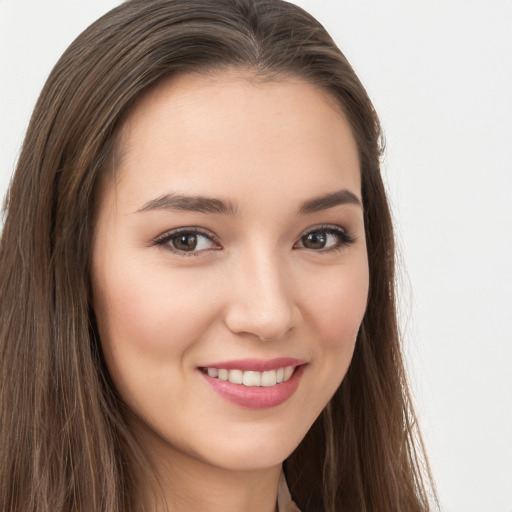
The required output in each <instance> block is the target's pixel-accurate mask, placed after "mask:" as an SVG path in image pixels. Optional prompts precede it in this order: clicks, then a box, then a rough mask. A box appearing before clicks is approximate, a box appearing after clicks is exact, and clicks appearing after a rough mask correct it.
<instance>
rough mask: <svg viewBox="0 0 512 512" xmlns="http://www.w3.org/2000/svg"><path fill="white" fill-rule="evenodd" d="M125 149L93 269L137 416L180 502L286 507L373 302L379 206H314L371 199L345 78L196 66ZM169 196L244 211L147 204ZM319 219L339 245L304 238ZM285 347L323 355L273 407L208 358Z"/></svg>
mask: <svg viewBox="0 0 512 512" xmlns="http://www.w3.org/2000/svg"><path fill="white" fill-rule="evenodd" d="M120 155H121V157H120V160H119V161H118V162H116V168H115V173H114V174H113V178H109V179H107V180H105V183H104V184H103V185H102V188H101V191H100V196H99V206H98V211H97V215H96V227H95V236H94V240H93V253H92V282H93V294H94V298H93V301H94V310H95V314H96V316H97V321H98V328H99V332H100V338H101V343H102V348H103V351H104V355H105V359H106V362H107V366H108V369H109V371H110V374H111V376H112V379H113V382H114V384H115V386H116V388H117V390H118V392H119V393H120V395H121V397H122V398H123V399H124V400H125V402H126V403H127V404H128V406H129V408H130V410H131V411H132V413H133V418H132V419H131V420H130V421H131V425H132V427H133V429H134V431H135V432H136V435H137V436H138V437H139V439H140V441H141V443H142V444H143V446H144V448H145V450H146V451H147V453H148V454H149V456H150V458H151V459H152V460H153V462H154V464H155V467H156V469H157V472H158V475H159V477H160V480H161V485H162V490H163V493H164V495H165V497H166V499H167V501H168V504H169V507H170V509H171V510H176V511H181V510H183V511H185V510H186V511H188V512H194V511H196V510H197V511H199V510H201V511H204V510H209V511H213V512H215V511H221V510H222V511H224V512H235V511H236V512H238V511H239V510H244V511H248V512H250V511H258V512H261V511H273V510H275V507H276V495H277V485H278V479H279V474H280V471H281V463H282V461H283V460H284V459H285V458H286V457H287V456H288V455H289V454H290V453H291V452H292V451H293V450H294V449H295V448H296V446H297V445H298V444H299V443H300V441H301V439H302V438H303V437H304V435H305V434H306V432H307V431H308V429H309V428H310V426H311V425H312V423H313V422H314V421H315V419H316V418H317V417H318V415H319V414H320V412H321V411H322V409H323V408H324V407H325V405H326V404H327V402H328V401H329V399H330V398H331V396H332V395H333V393H334V391H335V390H336V388H337V387H338V386H339V384H340V382H341V381H342V379H343V377H344V375H345V373H346V371H347V368H348V366H349V363H350V360H351V357H352V354H353V350H354V344H355V340H356V336H357V332H358V329H359V326H360V323H361V320H362V318H363V315H364V311H365V306H366V300H367V293H368V263H367V255H366V243H365V236H364V222H363V211H362V207H361V206H360V205H359V204H341V205H337V206H333V207H330V208H326V209H322V210H320V211H315V212H310V213H298V209H299V207H300V205H301V204H303V203H304V202H305V201H308V200H311V199H312V198H317V197H320V196H324V195H326V194H332V193H333V192H335V191H339V190H348V191H350V192H351V193H352V194H353V195H354V196H356V197H357V198H359V199H360V198H361V183H360V169H359V161H358V153H357V147H356V143H355V140H354V137H353V136H352V133H351V130H350V126H349V124H348V122H347V120H346V118H345V116H344V115H343V112H342V111H341V109H340V108H339V106H338V105H337V104H336V102H335V101H334V99H333V98H331V97H330V96H329V94H328V93H326V92H325V91H323V90H321V89H318V88H315V87H313V86H312V85H310V84H308V83H306V82H304V81H302V80H300V79H298V78H293V77H279V78H277V79H273V80H262V79H259V78H256V77H254V76H251V75H249V74H248V73H247V72H242V71H236V70H234V71H233V70H231V71H223V72H218V73H214V74H209V75H206V76H205V75H201V76H198V75H183V76H179V77H174V78H172V79H171V80H168V81H166V82H163V83H161V84H159V85H158V86H157V87H156V88H154V89H153V90H152V91H151V92H149V93H148V94H146V96H144V97H143V98H142V99H141V100H140V101H139V102H138V103H137V104H136V106H135V108H134V109H133V110H132V111H131V113H130V115H129V116H128V118H127V120H126V121H125V123H124V125H123V127H122V130H121V138H120ZM165 194H183V195H194V196H196V195H201V196H208V197H213V198H217V199H220V200H223V201H226V202H229V203H230V204H231V206H232V209H233V211H229V212H226V213H211V212H210V213H202V212H196V211H184V210H177V209H172V208H156V209H146V210H144V206H145V205H147V204H148V202H150V201H152V200H154V199H155V198H159V197H161V196H162V195H165ZM325 225H327V226H329V227H333V228H335V229H338V230H342V233H343V232H345V233H348V234H349V235H350V237H352V239H353V240H352V242H351V243H345V242H344V241H343V240H342V239H340V235H337V234H336V235H333V234H330V235H329V234H328V233H326V232H325ZM183 227H187V228H190V227H194V228H200V229H201V233H202V235H200V236H199V238H198V242H199V245H198V246H197V250H195V251H192V254H191V252H183V251H182V252H176V249H175V250H174V252H173V250H172V244H173V241H172V240H168V241H167V244H164V243H158V242H157V240H160V241H162V237H163V235H165V234H167V233H169V232H172V231H173V230H175V229H177V228H183ZM315 229H317V230H318V229H324V231H323V232H322V233H323V235H324V236H326V238H325V243H326V245H325V247H324V248H320V249H319V248H318V247H317V246H315V247H314V248H312V247H311V246H309V245H307V244H306V245H305V244H304V238H303V236H304V235H305V234H307V233H310V232H311V231H314V230H315ZM327 235H328V236H327ZM187 240H188V239H187ZM275 357H295V358H298V359H301V360H303V361H305V362H306V363H307V364H306V367H305V370H304V373H303V374H302V377H301V380H300V383H299V386H298V388H297V390H296V392H295V393H294V394H293V395H292V396H291V397H290V398H289V399H288V400H287V401H285V402H284V403H282V404H281V405H278V406H276V407H270V408H265V409H259V410H254V409H248V408H244V407H240V406H238V405H235V404H233V403H231V402H229V401H227V400H225V399H224V398H223V397H221V396H219V395H218V394H217V393H215V392H214V391H212V389H211V388H210V387H209V386H208V385H207V384H205V379H204V378H203V376H202V374H201V372H200V371H199V370H198V367H202V366H208V365H209V363H213V362H216V361H226V360H233V359H245V358H257V359H272V358H275ZM143 485H144V484H143ZM145 485H148V486H149V483H148V484H145ZM155 503H156V502H155ZM155 503H154V504H153V506H154V509H155V510H156V509H157V508H158V507H157V505H156V504H155Z"/></svg>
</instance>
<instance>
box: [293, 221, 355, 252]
mask: <svg viewBox="0 0 512 512" xmlns="http://www.w3.org/2000/svg"><path fill="white" fill-rule="evenodd" d="M352 242H354V238H353V237H352V236H351V235H349V234H348V233H347V232H346V231H345V230H344V229H343V228H340V227H337V226H325V227H319V228H315V229H313V230H311V231H308V232H307V233H305V234H304V235H302V236H301V237H300V238H299V240H298V241H297V243H296V244H295V247H298V248H303V249H311V250H314V251H329V250H334V249H339V248H341V247H344V246H347V245H349V244H351V243H352Z"/></svg>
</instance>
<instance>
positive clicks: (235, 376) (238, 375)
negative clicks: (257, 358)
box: [228, 370, 244, 384]
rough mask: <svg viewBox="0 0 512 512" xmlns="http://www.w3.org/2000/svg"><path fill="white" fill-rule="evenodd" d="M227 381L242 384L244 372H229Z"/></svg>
mask: <svg viewBox="0 0 512 512" xmlns="http://www.w3.org/2000/svg"><path fill="white" fill-rule="evenodd" d="M228 380H229V382H232V383H233V384H242V382H243V381H244V372H243V371H242V370H229V379H228Z"/></svg>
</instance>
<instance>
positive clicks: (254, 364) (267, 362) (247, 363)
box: [201, 357, 306, 372]
mask: <svg viewBox="0 0 512 512" xmlns="http://www.w3.org/2000/svg"><path fill="white" fill-rule="evenodd" d="M305 363H306V361H303V360H301V359H296V358H295V357H276V358H274V359H234V360H231V361H219V362H215V363H211V364H210V363H209V364H206V365H204V366H201V368H217V369H221V368H222V369H225V370H242V371H254V372H265V371H269V370H277V369H279V368H286V367H287V366H300V365H302V364H305Z"/></svg>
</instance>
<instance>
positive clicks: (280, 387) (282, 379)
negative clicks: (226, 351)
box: [198, 357, 307, 409]
mask: <svg viewBox="0 0 512 512" xmlns="http://www.w3.org/2000/svg"><path fill="white" fill-rule="evenodd" d="M306 366H307V364H306V362H305V361H301V360H298V359H295V358H290V357H283V358H277V359H273V360H267V361H264V360H256V359H251V360H249V359H245V360H238V361H225V362H222V363H212V364H208V365H205V366H202V367H199V368H198V370H199V371H200V375H201V376H202V377H203V379H204V381H205V383H206V384H207V385H208V386H209V387H210V389H212V390H213V391H214V392H215V393H216V394H218V395H220V396H221V397H222V398H223V399H225V400H227V401H228V402H231V403H232V404H235V405H237V406H239V407H244V408H248V409H266V408H271V407H276V406H278V405H280V404H282V403H284V402H286V401H287V400H288V399H290V398H291V397H292V396H293V395H294V393H295V391H296V390H297V388H298V386H299V383H300V381H301V377H302V375H303V373H304V371H305V368H306Z"/></svg>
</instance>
